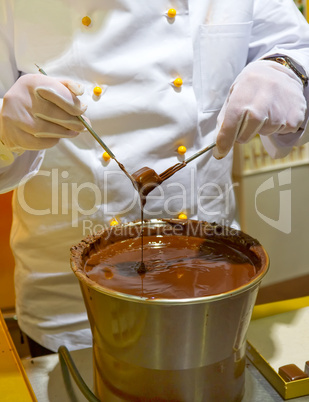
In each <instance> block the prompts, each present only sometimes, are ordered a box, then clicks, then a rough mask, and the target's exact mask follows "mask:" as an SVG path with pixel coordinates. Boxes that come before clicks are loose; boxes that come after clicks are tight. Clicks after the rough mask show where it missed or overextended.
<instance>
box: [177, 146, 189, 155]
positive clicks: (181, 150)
mask: <svg viewBox="0 0 309 402" xmlns="http://www.w3.org/2000/svg"><path fill="white" fill-rule="evenodd" d="M177 152H178V153H179V155H184V154H185V153H186V152H187V148H186V147H185V146H184V145H180V146H179V147H178V148H177Z"/></svg>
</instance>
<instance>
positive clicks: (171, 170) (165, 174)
mask: <svg viewBox="0 0 309 402" xmlns="http://www.w3.org/2000/svg"><path fill="white" fill-rule="evenodd" d="M36 66H37V68H38V70H39V72H40V73H41V74H43V75H47V74H46V72H45V71H44V70H43V69H42V68H41V67H39V66H38V65H37V64H36ZM76 117H77V118H78V119H79V120H80V121H81V122H82V124H83V125H84V127H86V129H87V130H88V131H89V133H90V134H91V135H92V136H93V138H94V139H95V140H96V141H97V142H98V143H99V144H100V145H101V147H102V148H103V149H104V150H105V151H106V152H107V153H108V154H109V156H110V157H111V158H112V159H113V160H114V161H115V162H116V163H117V164H118V166H119V167H120V169H121V170H122V171H123V172H124V174H125V175H126V176H127V177H128V178H129V179H130V180H131V182H132V183H133V186H134V187H136V180H135V179H134V178H133V177H132V176H131V175H130V173H128V172H127V170H126V169H125V167H124V166H123V164H122V163H120V162H119V161H118V160H117V159H116V156H115V155H114V153H113V152H112V151H111V150H110V149H109V147H108V146H107V145H106V144H105V143H104V141H103V140H102V139H101V138H100V137H99V136H98V134H97V133H96V132H95V131H94V130H93V128H92V127H91V126H90V125H89V124H88V123H87V122H86V120H85V119H84V118H83V117H82V116H76ZM215 146H216V143H215V142H214V143H212V144H211V145H208V146H207V147H206V148H203V149H201V150H200V151H198V152H196V153H195V154H194V155H192V156H190V157H189V158H188V159H185V160H184V161H183V162H179V163H176V164H175V165H173V166H171V167H169V168H168V169H166V170H164V172H162V173H161V174H159V175H157V176H158V177H159V178H160V182H161V183H162V182H163V181H164V180H166V179H168V178H169V177H171V176H172V175H173V174H175V173H176V172H178V170H180V169H182V168H184V167H185V166H187V164H188V163H189V162H191V161H193V160H194V159H196V158H197V157H199V156H200V155H202V154H204V153H205V152H207V151H209V150H210V149H212V148H213V147H215Z"/></svg>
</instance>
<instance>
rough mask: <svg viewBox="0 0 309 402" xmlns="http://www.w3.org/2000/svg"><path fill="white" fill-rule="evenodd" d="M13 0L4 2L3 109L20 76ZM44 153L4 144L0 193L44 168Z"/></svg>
mask: <svg viewBox="0 0 309 402" xmlns="http://www.w3.org/2000/svg"><path fill="white" fill-rule="evenodd" d="M11 3H12V2H7V1H1V2H0V110H1V108H2V102H3V96H4V94H5V93H6V92H7V91H8V89H9V88H10V87H11V86H12V85H13V84H14V82H15V81H16V80H17V79H18V77H19V71H18V68H17V65H16V61H15V57H14V42H13V41H14V21H13V13H12V10H11V9H10V7H11V6H10V4H11ZM1 150H2V152H1ZM1 155H2V157H1ZM43 157H44V151H25V152H24V153H23V154H22V155H17V154H14V153H11V152H10V151H9V150H7V149H5V148H3V144H1V146H0V193H5V192H8V191H11V190H12V189H14V188H16V187H17V186H18V185H19V184H20V183H22V182H24V181H25V180H28V179H29V178H30V177H32V176H34V175H35V174H36V173H37V171H38V170H39V168H40V165H41V163H42V160H43Z"/></svg>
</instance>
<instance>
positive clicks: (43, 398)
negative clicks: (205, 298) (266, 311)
mask: <svg viewBox="0 0 309 402" xmlns="http://www.w3.org/2000/svg"><path fill="white" fill-rule="evenodd" d="M70 353H71V356H72V358H73V360H74V363H75V365H76V367H77V369H78V370H79V372H80V374H81V376H82V378H83V379H84V381H85V383H86V384H87V385H88V387H89V388H90V389H91V390H92V389H93V377H92V349H91V348H89V349H82V350H76V351H73V352H70ZM22 363H23V366H24V368H25V371H26V373H27V376H28V378H29V380H30V383H31V385H32V388H33V390H34V393H35V395H36V397H37V400H38V402H59V401H61V402H72V401H73V402H84V401H87V399H86V398H85V397H84V396H83V395H82V394H81V392H80V390H79V389H78V387H77V386H76V384H75V383H74V381H73V380H71V386H69V387H67V388H66V385H65V383H64V380H63V376H62V372H61V366H60V362H59V356H58V354H57V353H55V354H52V355H48V356H42V357H36V358H34V359H24V360H22ZM69 388H71V395H69V393H68V389H69ZM261 401H263V402H281V401H284V399H283V398H282V397H281V396H280V395H279V394H278V392H277V391H276V390H275V389H274V388H273V387H272V385H271V384H270V383H269V382H268V381H267V380H266V379H265V378H264V377H263V375H262V374H261V373H260V372H259V371H258V370H257V369H256V368H255V367H254V366H253V365H252V363H251V362H250V361H249V360H247V364H246V391H245V396H244V398H243V400H242V402H261ZM289 401H291V402H308V401H309V396H303V397H300V398H294V399H289Z"/></svg>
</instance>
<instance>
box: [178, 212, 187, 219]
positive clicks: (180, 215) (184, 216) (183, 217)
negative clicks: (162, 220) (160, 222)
mask: <svg viewBox="0 0 309 402" xmlns="http://www.w3.org/2000/svg"><path fill="white" fill-rule="evenodd" d="M178 219H188V217H187V215H186V214H184V213H183V212H182V213H181V214H179V215H178Z"/></svg>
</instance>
